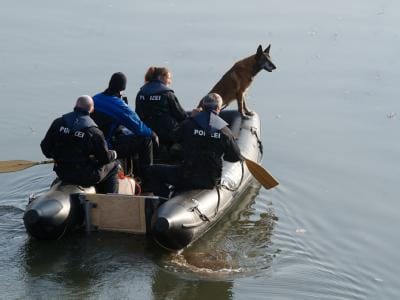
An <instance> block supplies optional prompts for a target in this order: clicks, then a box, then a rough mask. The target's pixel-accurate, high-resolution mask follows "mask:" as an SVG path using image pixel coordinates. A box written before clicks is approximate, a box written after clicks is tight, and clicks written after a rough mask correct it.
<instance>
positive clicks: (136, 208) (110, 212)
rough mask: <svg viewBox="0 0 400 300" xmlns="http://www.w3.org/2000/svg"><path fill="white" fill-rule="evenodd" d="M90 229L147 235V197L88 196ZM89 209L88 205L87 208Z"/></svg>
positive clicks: (118, 195)
mask: <svg viewBox="0 0 400 300" xmlns="http://www.w3.org/2000/svg"><path fill="white" fill-rule="evenodd" d="M84 198H85V200H86V201H88V202H89V204H90V205H89V207H90V209H89V212H87V213H88V214H89V215H88V218H89V220H90V227H91V228H94V229H95V230H108V231H121V232H130V233H137V234H145V233H146V215H145V197H138V196H132V195H120V194H106V195H104V194H91V195H89V194H86V195H85V196H84ZM86 207H88V205H87V206H86Z"/></svg>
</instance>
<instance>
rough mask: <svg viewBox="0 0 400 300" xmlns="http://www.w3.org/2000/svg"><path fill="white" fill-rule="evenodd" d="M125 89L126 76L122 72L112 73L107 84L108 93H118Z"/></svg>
mask: <svg viewBox="0 0 400 300" xmlns="http://www.w3.org/2000/svg"><path fill="white" fill-rule="evenodd" d="M125 88H126V76H125V74H124V73H122V72H117V73H114V74H113V75H112V76H111V79H110V83H109V84H108V91H109V92H111V93H119V92H121V91H124V90H125Z"/></svg>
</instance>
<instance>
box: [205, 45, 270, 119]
mask: <svg viewBox="0 0 400 300" xmlns="http://www.w3.org/2000/svg"><path fill="white" fill-rule="evenodd" d="M270 49H271V45H268V47H267V48H265V50H263V49H262V46H261V45H259V46H258V48H257V52H256V54H253V55H251V56H249V57H246V58H244V59H242V60H239V61H238V62H236V63H235V64H234V65H233V67H232V68H230V69H229V70H228V72H226V73H225V74H224V75H223V76H222V78H221V79H220V80H219V81H218V82H217V84H216V85H215V86H214V87H213V88H212V89H211V91H210V93H217V94H219V95H220V96H221V97H222V100H223V108H225V107H226V106H228V105H229V104H230V103H231V102H232V101H233V100H235V99H236V101H237V105H238V111H239V112H240V114H241V115H242V118H245V119H246V118H248V117H247V116H252V115H253V112H252V111H251V110H249V108H248V107H247V104H246V100H245V97H244V94H245V92H246V90H247V89H248V88H249V86H250V84H251V82H252V81H253V78H254V76H256V75H257V74H258V72H260V71H261V70H266V71H267V72H272V71H273V70H275V69H276V66H275V65H274V63H273V62H272V61H271V57H270V55H269V51H270ZM200 107H201V101H200V103H199V105H198V108H200Z"/></svg>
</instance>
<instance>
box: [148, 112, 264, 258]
mask: <svg viewBox="0 0 400 300" xmlns="http://www.w3.org/2000/svg"><path fill="white" fill-rule="evenodd" d="M222 117H224V118H225V119H226V120H227V121H228V123H229V124H231V129H232V132H233V133H234V135H235V136H236V137H237V143H238V145H239V148H240V150H241V153H242V154H243V155H244V156H245V157H247V158H249V159H251V160H254V161H256V162H259V161H260V160H261V158H262V147H261V141H260V139H259V136H260V119H259V117H258V115H257V114H255V115H254V116H252V117H251V118H249V119H242V118H241V117H240V115H239V114H238V113H237V112H235V111H227V112H225V113H223V114H222ZM251 181H252V176H251V174H250V172H249V171H248V169H247V167H246V166H245V165H243V163H242V162H237V163H230V162H224V164H223V171H222V178H221V184H220V185H219V186H218V187H216V188H214V189H210V190H191V191H187V192H184V193H182V194H179V195H177V196H176V197H173V198H172V199H170V200H168V201H167V202H166V203H164V204H163V205H161V206H160V207H159V208H158V210H157V211H156V213H155V215H154V216H153V220H154V221H153V223H152V228H151V233H152V235H153V237H154V239H155V240H156V241H157V243H158V244H160V245H161V246H163V247H164V248H167V249H169V250H180V249H182V248H185V247H187V246H188V245H190V244H191V243H193V242H194V241H195V240H197V239H198V238H199V237H201V236H202V235H203V234H204V233H205V232H206V231H208V230H209V229H210V228H211V227H212V226H213V225H215V224H216V223H217V221H218V220H219V219H220V218H221V217H222V216H223V215H224V214H225V213H226V212H227V211H228V210H229V209H230V208H231V207H233V206H234V204H235V203H237V202H238V201H240V199H241V197H240V196H241V194H242V193H244V192H245V191H246V189H247V187H248V186H249V184H250V182H251Z"/></svg>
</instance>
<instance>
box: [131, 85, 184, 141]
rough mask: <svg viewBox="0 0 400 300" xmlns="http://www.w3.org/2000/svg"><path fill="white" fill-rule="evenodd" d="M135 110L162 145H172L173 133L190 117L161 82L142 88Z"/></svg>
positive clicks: (137, 97) (172, 93)
mask: <svg viewBox="0 0 400 300" xmlns="http://www.w3.org/2000/svg"><path fill="white" fill-rule="evenodd" d="M135 110H136V113H137V114H138V115H139V117H140V118H141V119H142V120H143V122H145V123H146V125H147V126H149V127H150V128H151V129H152V130H154V131H155V132H156V133H157V135H158V136H159V138H160V142H161V143H170V142H171V135H170V134H171V132H172V131H173V130H175V129H176V128H177V127H178V125H179V123H181V122H182V121H183V120H185V119H186V118H187V117H188V115H187V113H186V111H184V110H183V108H182V106H181V105H180V103H179V101H178V98H177V97H176V96H175V93H174V91H173V90H171V89H170V88H169V87H167V86H166V85H165V84H163V83H162V82H161V81H159V80H153V81H150V82H148V83H146V84H145V85H144V86H142V87H141V88H140V90H139V92H138V94H137V96H136V103H135Z"/></svg>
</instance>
